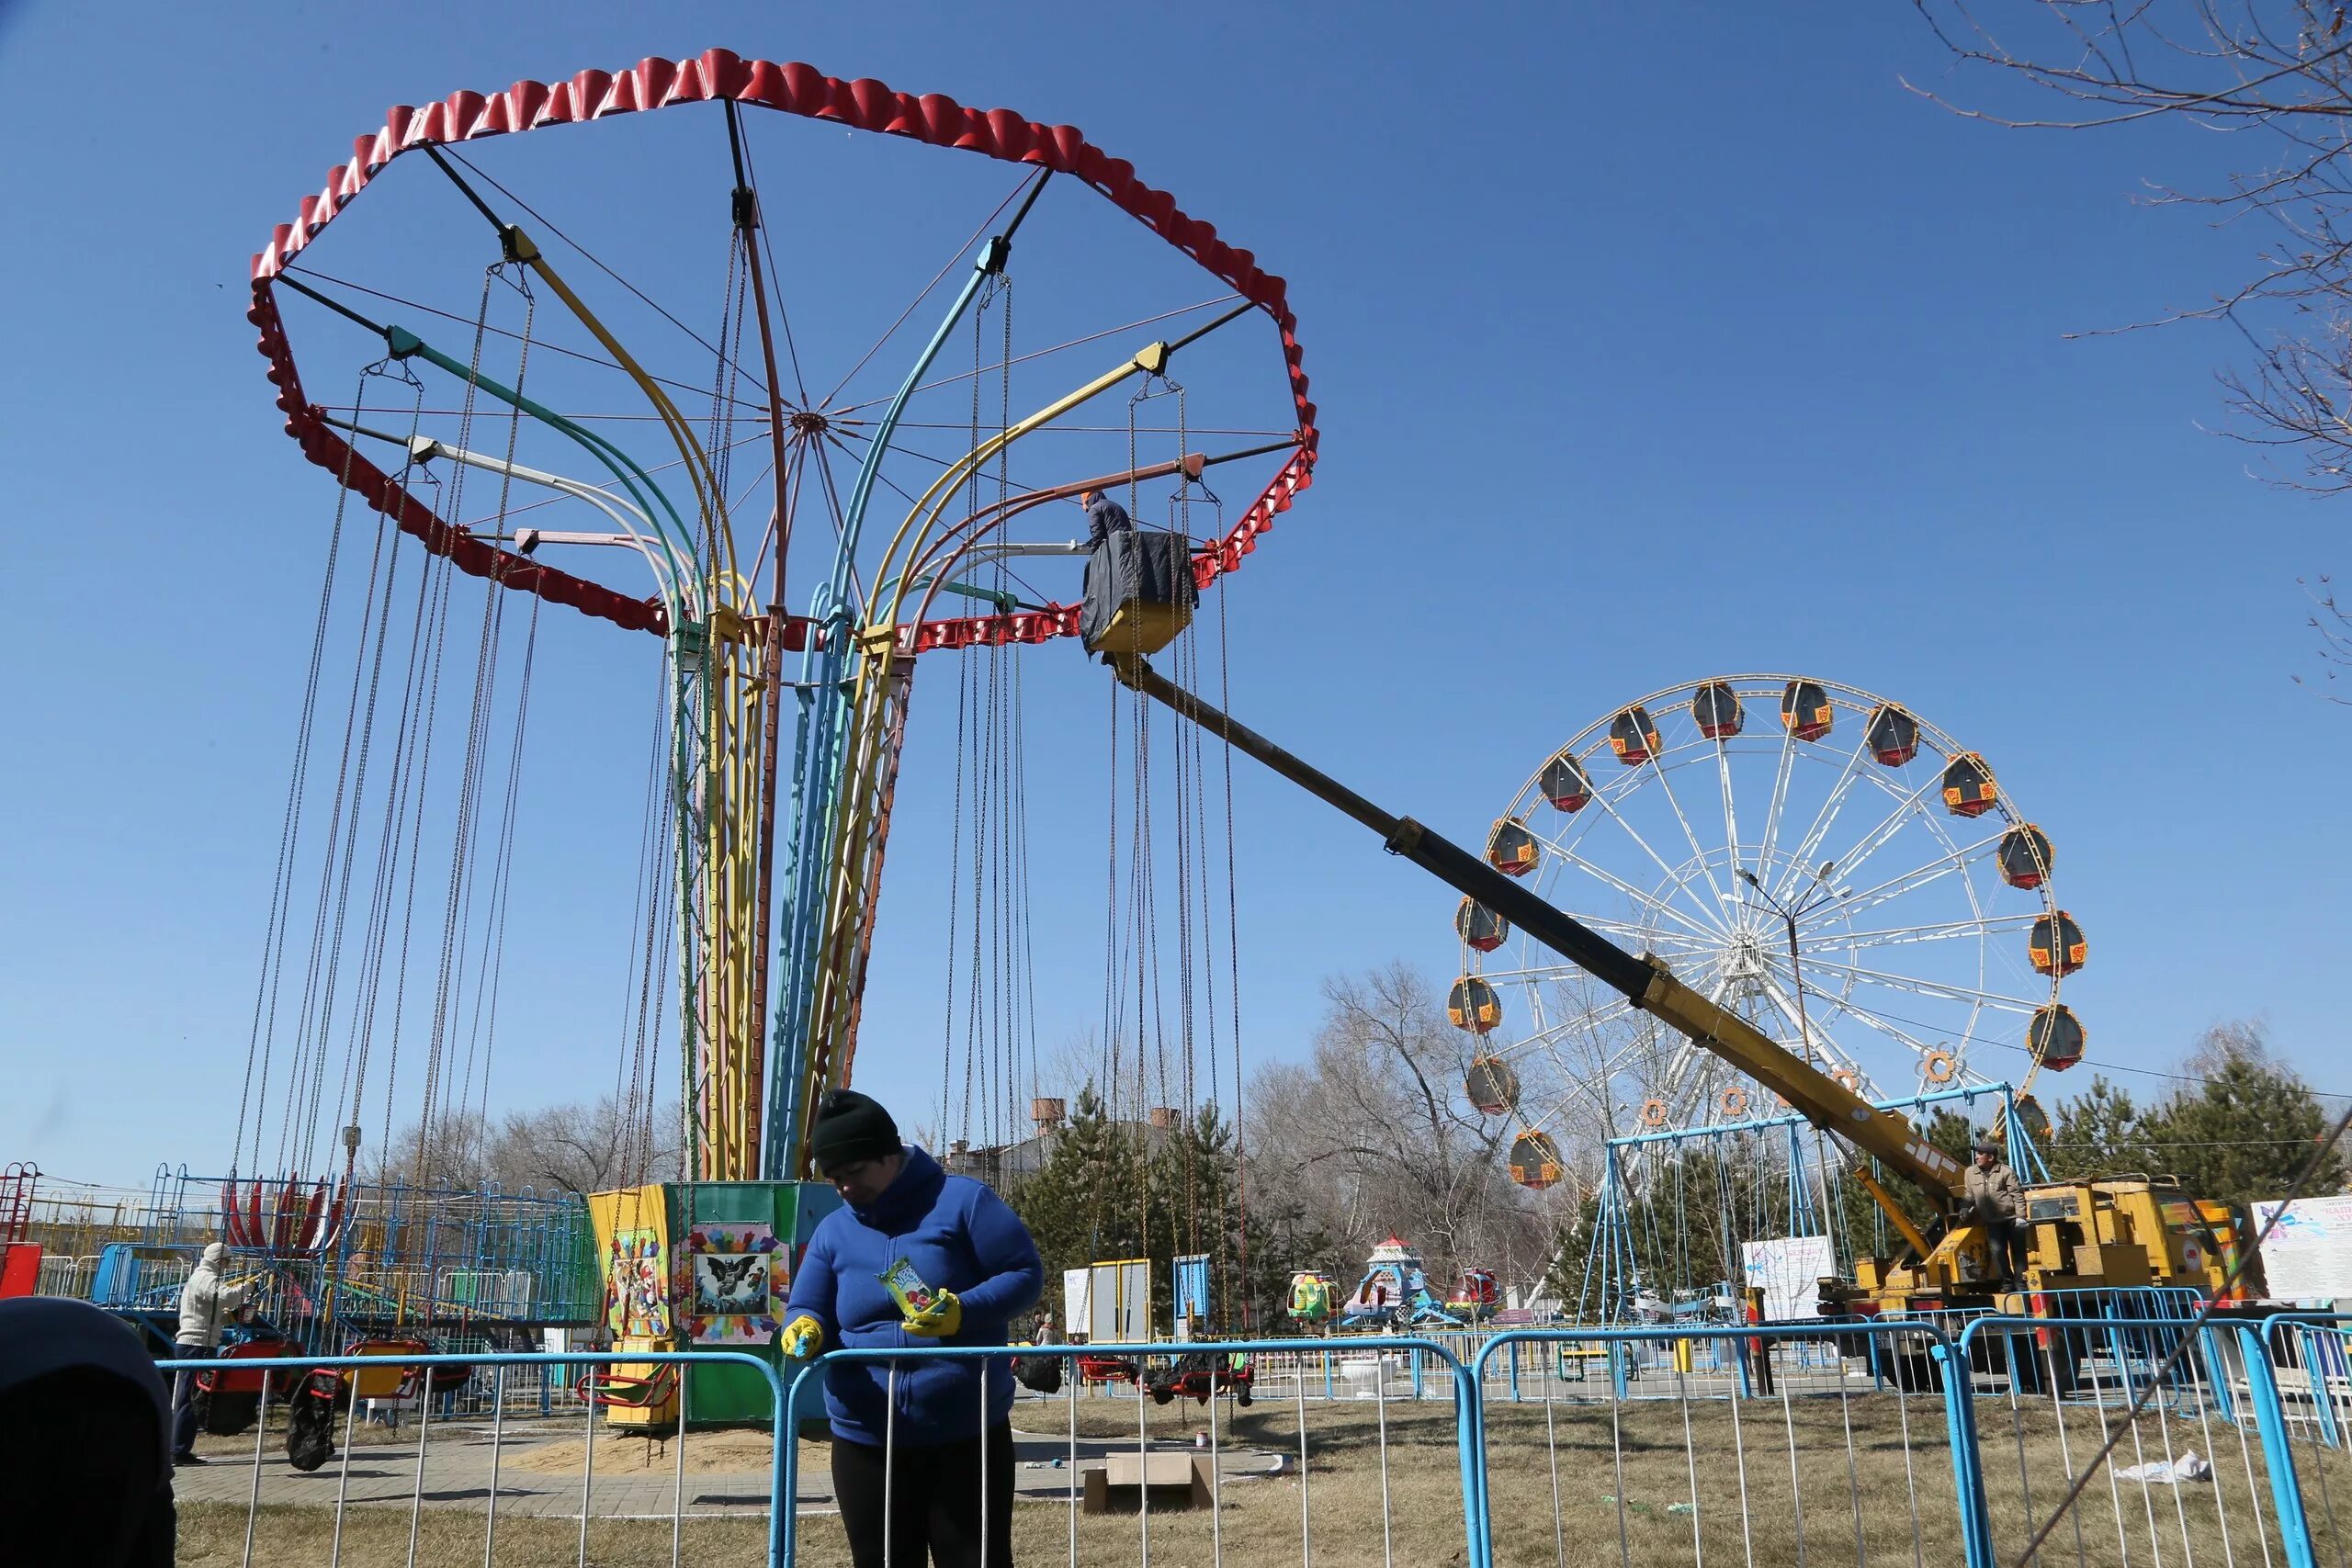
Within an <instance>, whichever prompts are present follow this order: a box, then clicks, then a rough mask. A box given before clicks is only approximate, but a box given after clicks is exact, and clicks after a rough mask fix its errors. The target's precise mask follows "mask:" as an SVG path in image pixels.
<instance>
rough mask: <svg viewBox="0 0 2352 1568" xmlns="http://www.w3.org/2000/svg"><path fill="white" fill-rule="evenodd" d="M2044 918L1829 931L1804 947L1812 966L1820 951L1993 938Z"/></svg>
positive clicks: (2023, 915) (2008, 917) (1991, 917)
mask: <svg viewBox="0 0 2352 1568" xmlns="http://www.w3.org/2000/svg"><path fill="white" fill-rule="evenodd" d="M2037 919H2041V911H2040V910H2038V909H2036V910H2031V911H2028V912H2025V913H2020V914H2014V915H1987V916H1985V917H1984V918H1983V919H1969V920H1941V921H1939V922H1937V923H1935V924H1933V925H1924V926H1898V927H1890V928H1888V929H1886V930H1883V931H1848V932H1843V933H1840V932H1834V931H1833V932H1826V933H1823V934H1821V935H1818V936H1815V937H1814V938H1812V939H1811V941H1809V942H1807V943H1806V944H1805V945H1804V950H1803V951H1804V954H1805V961H1806V962H1807V963H1811V962H1812V961H1813V954H1814V953H1816V952H1819V953H1844V952H1847V951H1849V950H1850V949H1854V948H1863V947H1897V946H1901V945H1903V944H1905V943H1908V942H1950V941H1952V940H1954V939H1956V938H1961V937H1972V936H1993V935H1996V934H1998V933H2000V932H2002V931H2026V930H2028V929H2030V927H2031V925H2032V924H2033V922H2034V921H2035V920H2037Z"/></svg>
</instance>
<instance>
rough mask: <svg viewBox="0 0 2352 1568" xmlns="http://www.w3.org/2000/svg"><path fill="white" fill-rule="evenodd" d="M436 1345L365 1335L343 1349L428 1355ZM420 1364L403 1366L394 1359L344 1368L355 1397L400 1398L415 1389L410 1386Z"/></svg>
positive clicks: (366, 1353)
mask: <svg viewBox="0 0 2352 1568" xmlns="http://www.w3.org/2000/svg"><path fill="white" fill-rule="evenodd" d="M432 1353H433V1347H432V1346H430V1345H427V1344H426V1343H425V1342H424V1340H422V1339H362V1340H360V1341H358V1342H357V1343H356V1344H354V1345H353V1346H352V1347H351V1348H349V1349H348V1350H345V1352H344V1354H345V1355H346V1356H384V1357H391V1356H429V1355H431V1354H432ZM421 1371H424V1369H423V1368H421V1367H408V1366H401V1365H400V1364H399V1363H397V1362H392V1363H390V1364H387V1365H385V1366H381V1367H352V1368H349V1369H347V1370H346V1371H345V1372H344V1374H343V1375H344V1377H345V1379H347V1380H348V1381H349V1382H350V1383H351V1393H352V1397H354V1398H355V1399H398V1398H399V1397H401V1395H402V1394H404V1393H414V1392H415V1390H414V1389H413V1388H412V1387H411V1386H410V1384H411V1380H412V1378H413V1377H414V1376H415V1374H417V1373H419V1372H421Z"/></svg>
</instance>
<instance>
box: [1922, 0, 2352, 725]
mask: <svg viewBox="0 0 2352 1568" xmlns="http://www.w3.org/2000/svg"><path fill="white" fill-rule="evenodd" d="M1913 4H1914V6H1917V9H1918V11H1919V14H1920V15H1921V16H1922V17H1925V18H1926V19H1927V21H1928V26H1929V27H1930V28H1933V29H1934V32H1935V34H1936V37H1937V38H1938V39H1939V40H1940V41H1941V42H1942V43H1943V45H1944V47H1945V48H1946V49H1947V50H1948V51H1950V53H1951V58H1952V60H1953V62H1955V63H1956V64H1957V65H1958V66H1959V67H1961V68H1962V71H1963V72H1966V71H1969V70H1972V69H1973V70H1976V71H1980V72H1988V73H1993V75H1994V77H1995V78H1996V80H1997V79H1999V78H2007V79H2009V80H2014V81H2021V82H2024V83H2028V84H2030V85H2032V86H2033V87H2035V88H2038V89H2041V90H2042V91H2043V92H2045V93H2046V94H2048V95H2051V96H2054V97H2055V98H2056V99H2057V100H2059V101H2060V102H2061V103H2062V104H2064V106H2065V107H2064V108H2062V109H2061V110H2060V111H2059V112H2058V113H2056V114H2054V115H2052V116H2048V117H2044V116H2041V115H2037V114H2031V113H2007V112H1998V111H1996V110H1993V109H1990V108H1987V107H1984V106H1983V105H1982V104H1980V103H1964V102H1962V101H1959V100H1957V99H1955V98H1954V97H1952V96H1950V95H1949V94H1946V93H1944V92H1940V91H1933V90H1927V89H1920V88H1917V87H1915V88H1914V90H1915V91H1925V92H1926V95H1927V96H1929V97H1932V98H1934V99H1935V100H1936V101H1937V102H1939V103H1940V104H1942V105H1944V106H1945V107H1948V108H1951V109H1952V110H1953V111H1954V112H1956V113H1959V114H1962V115H1966V116H1968V117H1969V118H1976V119H1985V120H1990V121H1993V122H1994V123H1996V124H2000V125H2007V126H2012V127H2018V128H2029V129H2041V130H2051V129H2055V130H2094V129H2098V128H2103V127H2111V126H2122V125H2131V124H2137V123H2139V122H2142V121H2146V120H2167V119H2179V120H2186V121H2188V122H2191V123H2194V124H2197V125H2199V126H2202V127H2205V128H2208V129H2211V130H2222V131H2229V132H2233V133H2235V134H2237V135H2238V136H2240V137H2242V138H2244V141H2243V143H2242V144H2243V145H2244V146H2245V150H2246V159H2245V164H2244V166H2243V167H2242V168H2241V169H2240V170H2239V171H2238V172H2235V173H2233V174H2231V175H2228V176H2226V177H2225V178H2224V179H2223V180H2222V181H2221V182H2220V183H2219V185H2218V186H2217V187H2216V188H2213V189H2209V190H2192V189H2182V188H2178V187H2175V186H2168V185H2155V186H2151V191H2152V194H2151V196H2150V197H2149V198H2148V199H2149V200H2150V201H2151V202H2152V203H2153V204H2155V205H2171V206H2191V207H2201V208H2205V209H2209V210H2210V211H2211V213H2212V215H2213V219H2214V221H2215V222H2216V223H2217V224H2234V223H2237V222H2238V221H2240V220H2245V219H2254V220H2258V223H2257V224H2256V230H2257V231H2258V232H2260V233H2262V234H2263V235H2265V236H2266V238H2264V239H2263V240H2262V241H2260V242H2258V243H2257V245H2256V250H2255V253H2254V256H2253V258H2252V265H2251V266H2250V268H2249V270H2248V275H2247V276H2245V277H2244V278H2243V279H2241V280H2239V281H2238V282H2236V283H2234V284H2233V285H2231V286H2230V287H2228V288H2222V289H2221V290H2220V291H2218V292H2217V293H2216V294H2215V295H2214V297H2213V299H2212V300H2211V303H2210V304H2207V305H2203V306H2199V307H2196V308H2193V309H2187V310H2173V311H2169V312H2166V313H2165V314H2163V315H2161V316H2158V317H2156V318H2154V320H2152V321H2141V322H2137V323H2134V324H2136V325H2139V326H2150V325H2159V324H2163V323H2164V322H2167V321H2192V320H2204V321H2225V322H2227V323H2228V324H2229V325H2230V326H2231V327H2232V328H2233V329H2234V330H2235V331H2236V332H2237V333H2238V334H2239V336H2240V337H2242V338H2243V339H2244V341H2245V344H2246V345H2247V346H2248V348H2249V350H2250V351H2251V352H2250V353H2249V355H2247V356H2246V357H2245V359H2244V360H2242V361H2241V362H2240V363H2239V364H2238V365H2236V366H2233V367H2227V368H2225V369H2223V370H2222V372H2221V381H2222V391H2223V398H2224V401H2225V402H2226V403H2227V405H2228V406H2229V408H2230V410H2231V411H2232V412H2233V413H2234V414H2236V415H2237V416H2238V418H2237V423H2236V424H2235V426H2234V428H2232V429H2230V430H2228V431H2227V432H2226V433H2225V434H2229V435H2231V436H2233V438H2235V439H2237V440H2240V441H2243V442H2245V443H2246V444H2248V445H2250V446H2256V447H2261V448H2265V449H2267V456H2268V457H2272V458H2277V459H2281V460H2283V467H2282V466H2281V464H2280V463H2267V464H2266V468H2267V477H2269V478H2271V479H2273V480H2274V481H2276V482H2279V483H2284V484H2287V485H2290V486H2292V487H2294V488H2297V489H2301V490H2306V491H2312V492H2314V493H2318V494H2323V495H2338V494H2342V493H2344V492H2345V491H2352V28H2347V27H2346V10H2345V7H2344V6H2342V5H2339V4H2337V3H2336V0H1913ZM1996 92H1997V88H1996ZM2126 330H2129V329H2126ZM2312 599H2313V602H2314V603H2313V613H2312V616H2311V626H2312V630H2313V631H2314V632H2316V633H2317V634H2318V637H2319V649H2318V657H2319V660H2320V661H2321V663H2322V665H2323V666H2324V674H2325V677H2326V680H2327V681H2328V682H2334V681H2335V673H2336V671H2338V670H2340V669H2343V668H2345V667H2346V666H2347V665H2352V619H2347V618H2346V613H2345V612H2344V611H2343V610H2341V609H2339V608H2338V607H2337V605H2336V603H2335V594H2334V592H2333V591H2332V590H2331V589H2330V588H2329V587H2328V585H2327V581H2326V579H2324V578H2322V579H2321V580H2320V585H2319V587H2318V588H2317V589H2316V590H2314V591H2313V592H2312ZM2299 679H2300V678H2299ZM2327 694H2328V695H2329V696H2330V697H2331V699H2332V700H2336V701H2342V700H2344V699H2342V698H2337V697H2335V693H2334V690H2333V688H2332V686H2331V688H2330V690H2329V691H2328V693H2327Z"/></svg>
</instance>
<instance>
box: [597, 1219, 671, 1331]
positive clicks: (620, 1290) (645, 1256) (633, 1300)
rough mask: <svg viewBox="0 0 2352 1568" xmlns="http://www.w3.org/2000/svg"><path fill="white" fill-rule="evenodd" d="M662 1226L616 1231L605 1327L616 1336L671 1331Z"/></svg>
mask: <svg viewBox="0 0 2352 1568" xmlns="http://www.w3.org/2000/svg"><path fill="white" fill-rule="evenodd" d="M667 1251H668V1247H667V1246H666V1244H665V1239H664V1237H663V1235H662V1229H660V1228H654V1227H648V1228H645V1229H641V1230H623V1231H616V1232H614V1233H613V1243H612V1247H611V1248H610V1250H609V1253H608V1255H607V1257H606V1258H605V1327H606V1328H608V1329H610V1330H611V1331H612V1335H613V1337H614V1338H615V1339H620V1338H622V1337H628V1336H644V1337H649V1338H654V1339H659V1338H662V1337H665V1336H667V1335H668V1334H669V1332H670V1260H669V1258H666V1257H664V1256H663V1254H664V1253H665V1252H667Z"/></svg>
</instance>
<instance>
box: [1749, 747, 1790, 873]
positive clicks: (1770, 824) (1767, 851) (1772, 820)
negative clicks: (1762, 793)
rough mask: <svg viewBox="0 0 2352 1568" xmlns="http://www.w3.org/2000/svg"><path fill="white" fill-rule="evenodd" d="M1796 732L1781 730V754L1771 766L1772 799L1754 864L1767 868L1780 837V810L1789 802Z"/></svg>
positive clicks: (1765, 814)
mask: <svg viewBox="0 0 2352 1568" xmlns="http://www.w3.org/2000/svg"><path fill="white" fill-rule="evenodd" d="M1796 745H1797V741H1796V732H1795V731H1793V730H1791V729H1785V728H1784V729H1782V730H1781V755H1780V758H1779V760H1778V761H1776V762H1774V763H1773V766H1772V801H1771V804H1770V806H1769V807H1766V808H1765V813H1764V838H1763V840H1762V842H1760V843H1759V844H1758V846H1757V850H1756V864H1757V866H1758V868H1759V869H1761V868H1768V867H1770V865H1771V863H1772V846H1773V845H1774V844H1775V843H1776V842H1778V841H1779V840H1780V837H1781V809H1782V808H1783V807H1786V806H1787V805H1788V802H1789V772H1790V770H1791V769H1792V768H1793V767H1794V766H1795V765H1796V755H1797V752H1796Z"/></svg>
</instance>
